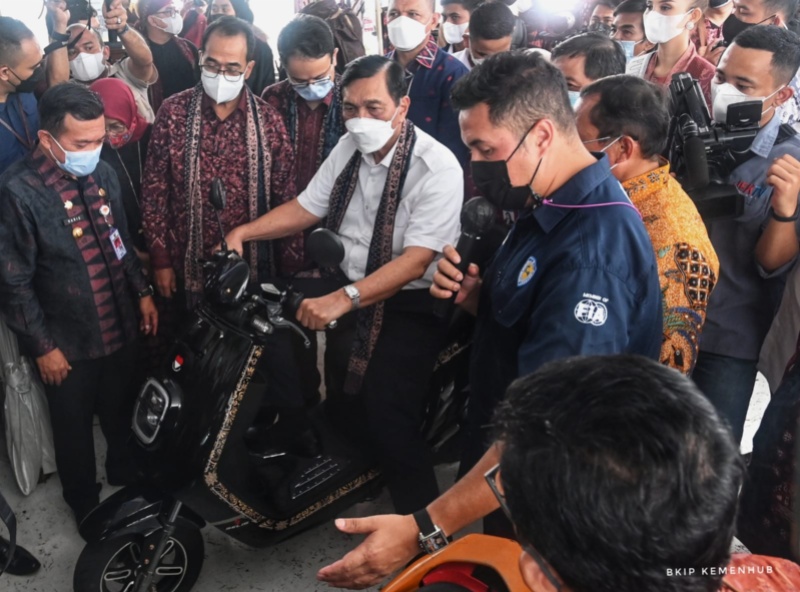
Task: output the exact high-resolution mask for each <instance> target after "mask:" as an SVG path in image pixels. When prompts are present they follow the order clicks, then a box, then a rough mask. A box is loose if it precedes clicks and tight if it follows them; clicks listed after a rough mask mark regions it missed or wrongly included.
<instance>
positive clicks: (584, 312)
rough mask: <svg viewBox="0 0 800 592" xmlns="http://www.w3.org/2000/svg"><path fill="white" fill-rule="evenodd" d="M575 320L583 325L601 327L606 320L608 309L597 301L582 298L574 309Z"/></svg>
mask: <svg viewBox="0 0 800 592" xmlns="http://www.w3.org/2000/svg"><path fill="white" fill-rule="evenodd" d="M575 318H576V319H577V320H578V322H579V323H583V324H584V325H592V326H594V327H602V326H603V325H605V324H606V321H607V320H608V307H606V305H605V304H603V303H602V302H600V301H598V300H594V299H591V298H584V299H583V300H581V301H580V302H578V305H577V306H576V307H575Z"/></svg>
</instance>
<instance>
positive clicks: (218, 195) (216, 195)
mask: <svg viewBox="0 0 800 592" xmlns="http://www.w3.org/2000/svg"><path fill="white" fill-rule="evenodd" d="M210 199H211V205H212V206H214V209H215V210H216V211H218V212H221V211H222V210H224V209H225V205H226V202H227V192H226V191H225V183H223V182H222V179H220V178H219V177H214V180H213V181H211V198H210Z"/></svg>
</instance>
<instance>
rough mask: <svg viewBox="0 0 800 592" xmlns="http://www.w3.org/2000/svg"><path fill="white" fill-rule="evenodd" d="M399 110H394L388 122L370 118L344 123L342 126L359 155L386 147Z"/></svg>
mask: <svg viewBox="0 0 800 592" xmlns="http://www.w3.org/2000/svg"><path fill="white" fill-rule="evenodd" d="M399 110H400V107H398V108H397V109H395V112H394V115H392V118H391V119H390V120H389V121H384V120H383V119H372V118H371V117H354V118H353V119H348V120H347V121H346V122H345V124H344V126H345V127H346V128H347V131H348V132H350V137H352V138H353V141H354V142H355V143H356V147H357V148H358V150H359V151H360V152H361V154H372V153H373V152H376V151H378V150H380V149H381V148H383V147H384V146H386V143H387V142H388V141H389V139H390V138H391V137H392V135H393V134H394V128H393V127H392V122H393V121H394V118H395V117H397V112H398V111H399Z"/></svg>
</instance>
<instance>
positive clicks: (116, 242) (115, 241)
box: [109, 227, 128, 261]
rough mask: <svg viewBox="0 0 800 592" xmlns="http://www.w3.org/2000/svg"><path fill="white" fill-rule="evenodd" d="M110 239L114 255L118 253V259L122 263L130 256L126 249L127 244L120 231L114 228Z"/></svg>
mask: <svg viewBox="0 0 800 592" xmlns="http://www.w3.org/2000/svg"><path fill="white" fill-rule="evenodd" d="M109 238H110V239H111V246H112V247H114V253H116V255H117V259H118V260H120V261H122V258H123V257H125V255H127V254H128V250H127V249H126V248H125V243H123V242H122V237H121V236H120V235H119V230H117V229H116V228H113V227H112V228H111V234H110V235H109Z"/></svg>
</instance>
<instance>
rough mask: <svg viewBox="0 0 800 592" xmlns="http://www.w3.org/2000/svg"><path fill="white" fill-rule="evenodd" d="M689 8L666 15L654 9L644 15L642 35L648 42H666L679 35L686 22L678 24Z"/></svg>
mask: <svg viewBox="0 0 800 592" xmlns="http://www.w3.org/2000/svg"><path fill="white" fill-rule="evenodd" d="M690 12H691V10H690V11H689V12H687V13H684V14H676V15H673V16H667V15H665V14H661V13H659V12H656V11H654V10H650V11H648V12H647V14H645V15H644V35H645V37H647V40H648V41H649V42H650V43H666V42H667V41H670V40H672V39H674V38H675V37H677V36H678V35H680V34H681V33H682V32H683V31H684V30H685V29H686V28H687V26H686V25H687V24H688V22H687V23H685V24H684V25H683V26H680V25H681V23H682V22H683V20H684V19H685V18H686V16H687V15H688V14H689V13H690Z"/></svg>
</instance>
